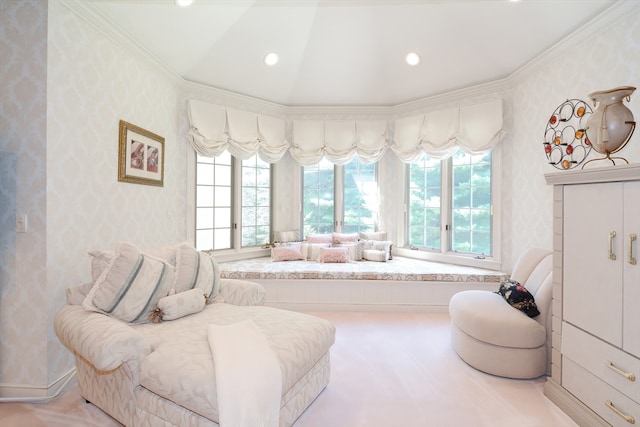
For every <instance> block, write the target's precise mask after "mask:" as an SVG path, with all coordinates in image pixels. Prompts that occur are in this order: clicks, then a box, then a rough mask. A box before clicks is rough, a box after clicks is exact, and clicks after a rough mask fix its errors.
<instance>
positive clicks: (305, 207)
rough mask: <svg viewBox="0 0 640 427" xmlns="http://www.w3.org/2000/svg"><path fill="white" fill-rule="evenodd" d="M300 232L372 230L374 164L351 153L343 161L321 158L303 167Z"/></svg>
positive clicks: (375, 193)
mask: <svg viewBox="0 0 640 427" xmlns="http://www.w3.org/2000/svg"><path fill="white" fill-rule="evenodd" d="M302 179H303V185H302V189H303V194H302V200H303V203H302V229H303V230H304V234H305V235H306V234H309V233H331V232H333V231H339V232H345V233H353V232H359V231H373V230H375V221H376V216H377V212H378V183H377V173H376V164H375V163H371V164H365V163H363V162H361V161H360V159H358V157H354V158H353V159H352V160H351V161H350V162H349V163H347V164H345V165H336V166H334V165H333V163H331V162H330V161H328V160H326V159H323V160H322V161H321V162H320V163H318V164H316V165H312V166H304V167H303V174H302Z"/></svg>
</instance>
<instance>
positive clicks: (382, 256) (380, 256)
mask: <svg viewBox="0 0 640 427" xmlns="http://www.w3.org/2000/svg"><path fill="white" fill-rule="evenodd" d="M362 258H363V259H366V260H367V261H377V262H387V252H386V251H383V250H378V249H365V250H364V251H363V255H362Z"/></svg>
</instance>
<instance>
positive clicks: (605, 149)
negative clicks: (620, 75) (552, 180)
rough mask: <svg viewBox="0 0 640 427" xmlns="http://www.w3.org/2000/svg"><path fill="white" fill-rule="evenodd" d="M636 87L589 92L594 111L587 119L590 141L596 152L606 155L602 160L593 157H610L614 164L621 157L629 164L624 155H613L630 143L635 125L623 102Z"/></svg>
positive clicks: (587, 131) (629, 111)
mask: <svg viewBox="0 0 640 427" xmlns="http://www.w3.org/2000/svg"><path fill="white" fill-rule="evenodd" d="M635 90H636V88H635V87H632V86H622V87H618V88H615V89H610V90H603V91H598V92H593V93H591V94H589V98H591V100H592V101H593V103H594V106H595V110H594V111H593V114H591V116H590V117H589V119H588V120H587V125H586V133H587V139H588V143H589V144H591V146H592V147H593V149H594V150H595V151H597V152H598V153H600V154H604V155H605V157H603V158H601V159H594V160H605V159H608V160H610V161H611V162H613V164H614V165H615V164H616V162H615V160H614V159H621V160H624V161H625V162H626V163H629V162H628V161H627V160H626V159H624V158H622V157H611V154H613V153H616V152H618V151H620V150H622V148H624V146H625V145H627V143H628V142H629V140H630V139H631V135H632V134H633V131H634V129H635V127H636V122H634V121H633V113H632V112H631V110H629V108H627V106H626V105H624V104H623V103H622V101H624V100H626V101H627V102H629V99H630V97H631V94H632V93H633V92H634V91H635ZM590 161H593V160H590ZM587 163H589V162H587ZM584 166H586V163H585V165H583V167H584Z"/></svg>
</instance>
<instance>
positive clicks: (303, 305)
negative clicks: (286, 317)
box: [264, 301, 449, 313]
mask: <svg viewBox="0 0 640 427" xmlns="http://www.w3.org/2000/svg"><path fill="white" fill-rule="evenodd" d="M264 305H266V306H268V307H274V308H280V309H283V310H290V311H299V312H322V311H346V312H367V313H369V312H386V313H448V312H449V306H446V305H419V304H355V303H348V304H341V303H314V302H282V301H265V303H264Z"/></svg>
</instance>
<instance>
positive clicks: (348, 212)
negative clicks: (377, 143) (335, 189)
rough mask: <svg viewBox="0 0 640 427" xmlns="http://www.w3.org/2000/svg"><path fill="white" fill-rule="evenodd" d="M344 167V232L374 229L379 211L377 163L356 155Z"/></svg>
mask: <svg viewBox="0 0 640 427" xmlns="http://www.w3.org/2000/svg"><path fill="white" fill-rule="evenodd" d="M343 168H344V177H343V182H344V185H343V195H344V197H343V199H344V202H343V214H342V217H343V222H342V232H343V233H356V232H361V231H374V230H375V220H376V215H375V213H376V212H377V211H378V180H377V177H376V164H375V163H364V162H362V161H360V159H359V158H358V157H354V158H353V160H351V161H350V162H349V163H347V164H345V165H344V167H343Z"/></svg>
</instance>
